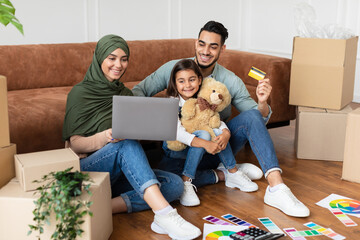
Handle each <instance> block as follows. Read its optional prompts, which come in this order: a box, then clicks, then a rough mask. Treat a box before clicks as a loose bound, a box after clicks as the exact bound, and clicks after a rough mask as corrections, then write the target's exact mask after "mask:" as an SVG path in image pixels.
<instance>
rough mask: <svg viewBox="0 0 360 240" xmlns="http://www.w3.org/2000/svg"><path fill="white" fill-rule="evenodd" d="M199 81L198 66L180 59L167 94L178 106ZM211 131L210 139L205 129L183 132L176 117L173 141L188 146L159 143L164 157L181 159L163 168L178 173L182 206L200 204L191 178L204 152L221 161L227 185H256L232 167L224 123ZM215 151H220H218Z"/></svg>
mask: <svg viewBox="0 0 360 240" xmlns="http://www.w3.org/2000/svg"><path fill="white" fill-rule="evenodd" d="M202 80H203V77H202V74H201V72H200V69H199V67H198V66H197V64H196V63H195V62H194V61H193V60H191V59H183V60H180V61H179V62H177V63H176V64H175V66H174V68H173V70H172V72H171V76H170V81H169V84H168V88H167V96H169V97H178V98H179V99H180V102H179V105H180V107H182V106H183V104H184V102H185V101H186V100H188V99H189V98H196V97H197V93H198V91H199V89H200V87H201V82H202ZM214 132H215V135H216V136H217V137H216V138H215V139H214V140H215V141H214V142H213V141H210V140H211V137H210V134H209V133H208V132H206V131H203V130H199V131H195V132H193V133H192V134H190V133H188V132H186V130H185V128H184V127H183V126H182V125H181V122H180V119H179V122H178V132H177V139H176V140H178V141H180V142H182V143H184V144H186V145H187V146H188V147H187V148H186V149H184V150H183V151H172V150H170V149H168V148H167V143H166V142H164V144H163V149H164V151H165V156H166V157H168V158H177V159H183V162H184V164H183V165H182V166H179V165H177V164H176V161H173V162H174V164H175V165H176V166H167V169H170V171H172V172H175V173H177V174H179V172H181V174H180V175H181V177H182V179H183V182H184V192H183V194H182V195H181V197H180V203H181V204H182V205H184V206H196V205H199V204H200V200H199V198H198V196H197V195H196V193H195V191H194V188H193V186H194V185H193V184H192V179H194V178H195V174H196V170H197V167H198V165H199V163H200V161H201V159H202V157H203V155H204V153H205V151H206V152H208V153H210V154H213V155H215V154H217V155H218V156H219V158H220V160H221V162H222V164H223V165H224V167H225V168H226V170H224V171H225V184H226V186H227V187H231V188H234V187H236V188H239V189H240V190H241V191H245V192H253V191H256V190H257V189H258V186H257V184H256V183H254V182H252V181H251V180H250V179H249V178H248V177H247V176H246V175H245V174H244V173H243V172H242V171H241V170H238V168H237V167H236V160H235V158H234V155H233V153H232V150H231V147H230V145H229V144H228V141H229V139H230V131H229V130H228V129H227V127H226V125H225V123H224V122H221V126H220V128H219V129H214ZM219 151H221V152H220V153H218V152H219ZM169 162H171V161H168V163H169ZM216 176H217V175H216Z"/></svg>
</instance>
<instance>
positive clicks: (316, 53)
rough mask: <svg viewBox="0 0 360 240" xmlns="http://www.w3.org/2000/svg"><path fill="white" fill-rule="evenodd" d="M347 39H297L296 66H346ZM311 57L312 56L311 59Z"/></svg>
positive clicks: (294, 61)
mask: <svg viewBox="0 0 360 240" xmlns="http://www.w3.org/2000/svg"><path fill="white" fill-rule="evenodd" d="M346 41H347V39H322V38H301V37H295V40H294V47H293V51H294V52H293V55H296V58H293V62H292V63H294V64H304V65H318V66H341V67H342V66H344V61H345V48H346ZM309 56H312V57H311V58H309Z"/></svg>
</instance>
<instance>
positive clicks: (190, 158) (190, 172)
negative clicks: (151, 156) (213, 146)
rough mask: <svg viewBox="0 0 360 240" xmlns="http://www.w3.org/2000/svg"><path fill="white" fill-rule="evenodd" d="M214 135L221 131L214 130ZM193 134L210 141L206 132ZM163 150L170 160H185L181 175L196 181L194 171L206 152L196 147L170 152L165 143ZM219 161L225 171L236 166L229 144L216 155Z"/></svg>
mask: <svg viewBox="0 0 360 240" xmlns="http://www.w3.org/2000/svg"><path fill="white" fill-rule="evenodd" d="M214 133H215V135H216V136H218V135H220V134H221V133H222V131H221V130H220V129H217V128H216V129H214ZM193 134H194V135H195V136H196V137H198V138H202V139H204V140H207V141H210V140H211V136H210V134H209V133H208V132H207V131H204V130H199V131H195V132H193ZM163 149H164V152H165V156H167V157H170V158H178V159H185V162H184V168H183V171H182V175H184V176H187V177H189V178H191V179H196V169H197V167H198V165H199V163H200V161H201V160H202V158H203V156H204V153H206V150H205V149H204V148H198V147H186V148H185V149H184V150H182V151H172V150H170V149H169V148H168V147H167V143H166V142H164V143H163ZM217 155H218V156H219V159H220V160H221V162H222V163H223V164H224V166H225V168H226V169H231V168H234V167H235V165H236V160H235V157H234V154H233V153H232V150H231V147H230V144H227V146H226V148H225V149H224V150H223V151H221V152H220V153H218V154H217Z"/></svg>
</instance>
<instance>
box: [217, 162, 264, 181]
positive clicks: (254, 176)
mask: <svg viewBox="0 0 360 240" xmlns="http://www.w3.org/2000/svg"><path fill="white" fill-rule="evenodd" d="M236 168H237V169H240V170H241V171H242V172H243V173H245V174H246V175H247V176H248V177H249V178H250V180H259V179H260V178H262V176H263V172H262V171H261V169H260V168H259V167H257V166H256V165H254V164H251V163H238V164H236ZM217 169H218V170H221V171H223V172H224V174H225V175H226V174H227V170H226V168H225V166H224V164H223V163H220V164H219V166H218V168H217Z"/></svg>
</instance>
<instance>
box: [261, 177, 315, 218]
mask: <svg viewBox="0 0 360 240" xmlns="http://www.w3.org/2000/svg"><path fill="white" fill-rule="evenodd" d="M269 189H270V186H268V187H267V188H266V192H265V197H264V202H265V203H266V204H268V205H270V206H272V207H275V208H278V209H280V210H281V211H283V212H284V213H285V214H287V215H289V216H293V217H308V216H309V215H310V210H309V209H308V208H307V207H306V206H305V205H304V204H303V203H302V202H300V201H299V200H298V199H297V198H296V197H295V196H294V194H293V193H292V192H291V190H290V189H289V188H288V187H287V186H286V185H285V184H281V186H279V188H278V189H277V190H276V191H274V192H270V190H269Z"/></svg>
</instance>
